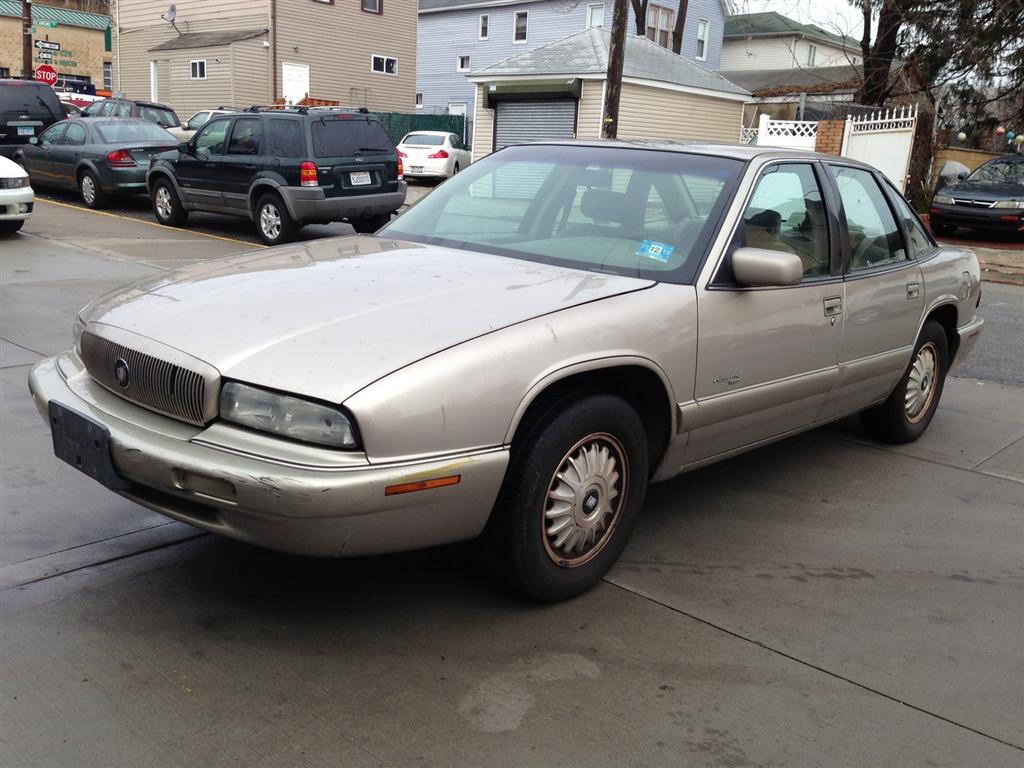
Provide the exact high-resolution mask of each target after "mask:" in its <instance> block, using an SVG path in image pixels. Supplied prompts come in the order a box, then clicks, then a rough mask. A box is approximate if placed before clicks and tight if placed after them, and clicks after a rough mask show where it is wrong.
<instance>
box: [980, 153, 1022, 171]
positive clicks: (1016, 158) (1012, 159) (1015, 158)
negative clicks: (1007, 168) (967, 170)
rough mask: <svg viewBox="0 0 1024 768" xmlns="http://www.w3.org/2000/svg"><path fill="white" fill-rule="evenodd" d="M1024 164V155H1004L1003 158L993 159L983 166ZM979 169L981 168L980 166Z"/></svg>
mask: <svg viewBox="0 0 1024 768" xmlns="http://www.w3.org/2000/svg"><path fill="white" fill-rule="evenodd" d="M1007 162H1009V163H1024V155H1003V156H1002V157H993V158H992V159H991V160H986V161H985V162H984V163H982V165H988V164H989V163H1007ZM978 167H979V168H980V167H981V166H978Z"/></svg>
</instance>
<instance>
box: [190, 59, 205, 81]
mask: <svg viewBox="0 0 1024 768" xmlns="http://www.w3.org/2000/svg"><path fill="white" fill-rule="evenodd" d="M188 67H189V70H190V71H191V73H192V79H193V80H205V79H206V59H192V61H190V62H189V63H188Z"/></svg>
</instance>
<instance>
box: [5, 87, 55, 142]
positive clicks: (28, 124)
mask: <svg viewBox="0 0 1024 768" xmlns="http://www.w3.org/2000/svg"><path fill="white" fill-rule="evenodd" d="M64 117H65V114H64V107H62V106H61V104H60V99H58V98H57V94H56V93H55V92H54V90H53V88H51V87H50V86H48V85H46V84H44V83H40V82H37V81H35V80H6V79H5V80H0V155H3V156H4V157H11V156H12V155H13V154H14V152H15V150H16V149H18V147H22V146H24V145H26V144H28V143H29V139H31V138H32V137H33V136H38V135H39V134H40V133H42V132H43V131H45V130H46V129H47V128H49V127H50V126H51V125H53V124H54V123H56V122H57V121H58V120H63V119H64Z"/></svg>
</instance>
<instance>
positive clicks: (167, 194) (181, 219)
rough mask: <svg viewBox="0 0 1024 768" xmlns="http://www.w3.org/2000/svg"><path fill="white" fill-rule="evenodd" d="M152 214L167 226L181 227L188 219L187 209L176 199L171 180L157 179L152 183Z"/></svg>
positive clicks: (176, 194)
mask: <svg viewBox="0 0 1024 768" xmlns="http://www.w3.org/2000/svg"><path fill="white" fill-rule="evenodd" d="M152 199H153V215H154V216H156V220H157V221H159V222H160V223H161V224H163V225H164V226H167V227H181V226H184V225H185V222H186V221H188V211H186V210H185V209H184V208H183V207H182V205H181V200H179V199H178V193H177V192H175V191H174V187H173V186H172V185H171V182H169V181H167V180H166V179H159V180H158V181H157V182H156V183H154V184H153V193H152Z"/></svg>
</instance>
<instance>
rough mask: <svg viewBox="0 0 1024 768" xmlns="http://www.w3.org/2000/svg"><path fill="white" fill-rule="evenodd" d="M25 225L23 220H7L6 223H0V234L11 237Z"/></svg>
mask: <svg viewBox="0 0 1024 768" xmlns="http://www.w3.org/2000/svg"><path fill="white" fill-rule="evenodd" d="M24 223H25V220H24V219H15V220H11V219H8V220H7V221H0V234H3V235H13V234H14V233H15V232H17V231H18V230H19V229H21V227H22V225H23V224H24Z"/></svg>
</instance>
